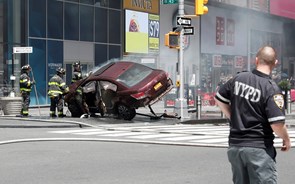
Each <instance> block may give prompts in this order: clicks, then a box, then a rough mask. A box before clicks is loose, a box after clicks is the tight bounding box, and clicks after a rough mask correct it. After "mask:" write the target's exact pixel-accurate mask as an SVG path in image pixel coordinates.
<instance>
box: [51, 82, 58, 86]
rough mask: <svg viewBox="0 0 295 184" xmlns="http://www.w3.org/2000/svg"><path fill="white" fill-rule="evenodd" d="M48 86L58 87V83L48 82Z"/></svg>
mask: <svg viewBox="0 0 295 184" xmlns="http://www.w3.org/2000/svg"><path fill="white" fill-rule="evenodd" d="M48 85H49V86H53V85H56V86H58V85H59V83H58V82H48Z"/></svg>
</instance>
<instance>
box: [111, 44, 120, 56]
mask: <svg viewBox="0 0 295 184" xmlns="http://www.w3.org/2000/svg"><path fill="white" fill-rule="evenodd" d="M120 57H121V46H119V45H109V59H114V58H120Z"/></svg>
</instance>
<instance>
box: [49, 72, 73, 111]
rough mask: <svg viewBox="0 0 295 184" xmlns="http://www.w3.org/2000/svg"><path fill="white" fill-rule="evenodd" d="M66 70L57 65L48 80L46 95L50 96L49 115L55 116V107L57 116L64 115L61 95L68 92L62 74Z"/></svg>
mask: <svg viewBox="0 0 295 184" xmlns="http://www.w3.org/2000/svg"><path fill="white" fill-rule="evenodd" d="M65 73H66V70H65V69H63V68H61V67H58V68H57V69H56V74H55V75H54V76H53V77H52V78H51V79H50V80H49V82H48V95H49V97H50V117H56V108H57V113H58V117H65V116H66V115H65V114H64V113H63V96H64V95H65V94H66V93H68V92H69V88H68V87H67V85H66V83H65V81H64V80H63V76H64V75H65Z"/></svg>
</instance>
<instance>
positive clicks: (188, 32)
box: [183, 27, 194, 35]
mask: <svg viewBox="0 0 295 184" xmlns="http://www.w3.org/2000/svg"><path fill="white" fill-rule="evenodd" d="M183 34H184V35H193V34H194V27H183Z"/></svg>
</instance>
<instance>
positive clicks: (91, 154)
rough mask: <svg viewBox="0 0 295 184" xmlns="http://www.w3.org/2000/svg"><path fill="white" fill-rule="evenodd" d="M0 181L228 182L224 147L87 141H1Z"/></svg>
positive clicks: (282, 170)
mask: <svg viewBox="0 0 295 184" xmlns="http://www.w3.org/2000/svg"><path fill="white" fill-rule="evenodd" d="M0 153H1V157H0V162H1V164H0V171H1V172H0V176H1V183H22V184H40V183H42V184H53V183H54V184H97V183H99V184H118V183H120V184H192V183H200V184H228V183H231V171H230V165H229V164H228V162H227V157H226V149H225V148H206V147H189V146H164V145H150V144H135V143H132V144H130V143H111V142H107V143H106V142H89V141H66V142H65V141H57V142H52V141H50V142H42V141H41V142H25V143H17V144H6V145H1V149H0ZM277 160H278V170H279V183H281V184H284V183H293V182H294V181H293V179H294V176H293V171H292V170H293V168H294V166H295V163H294V162H293V161H294V150H292V151H291V152H289V153H279V155H278V158H277Z"/></svg>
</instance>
